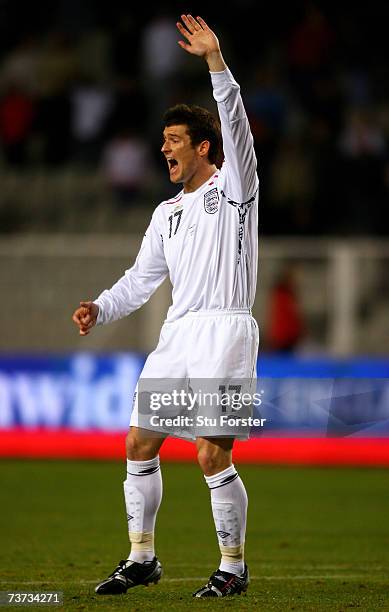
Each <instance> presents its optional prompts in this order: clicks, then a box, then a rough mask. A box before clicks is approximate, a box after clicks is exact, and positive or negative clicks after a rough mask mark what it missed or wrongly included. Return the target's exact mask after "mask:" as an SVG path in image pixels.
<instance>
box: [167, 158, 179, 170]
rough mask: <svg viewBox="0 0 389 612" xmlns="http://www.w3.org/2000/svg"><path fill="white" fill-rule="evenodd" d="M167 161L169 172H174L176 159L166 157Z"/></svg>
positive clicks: (176, 163)
mask: <svg viewBox="0 0 389 612" xmlns="http://www.w3.org/2000/svg"><path fill="white" fill-rule="evenodd" d="M167 163H168V165H169V170H170V173H172V172H174V171H175V169H176V168H177V166H178V161H177V160H176V159H168V160H167Z"/></svg>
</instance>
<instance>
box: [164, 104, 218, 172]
mask: <svg viewBox="0 0 389 612" xmlns="http://www.w3.org/2000/svg"><path fill="white" fill-rule="evenodd" d="M163 123H164V126H165V127H170V126H172V125H186V126H187V128H188V134H189V137H190V141H191V143H192V145H193V146H196V145H198V144H200V143H201V142H203V140H208V142H209V151H208V159H209V163H211V164H216V166H217V167H218V168H220V166H221V164H222V162H223V147H222V135H221V130H220V123H219V121H218V120H217V119H216V117H215V116H214V115H213V114H212V113H210V112H209V111H208V110H207V109H206V108H202V107H201V106H196V105H195V104H176V106H172V107H171V108H168V110H167V111H166V113H165V114H164V116H163Z"/></svg>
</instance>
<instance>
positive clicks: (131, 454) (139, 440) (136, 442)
mask: <svg viewBox="0 0 389 612" xmlns="http://www.w3.org/2000/svg"><path fill="white" fill-rule="evenodd" d="M160 446H161V444H158V443H157V440H155V439H153V438H151V439H150V438H147V437H144V436H140V435H139V432H138V431H137V430H134V429H133V428H131V429H130V431H129V432H128V434H127V436H126V453H127V459H129V460H130V461H147V460H148V459H154V457H156V456H157V455H158V451H159V447H160Z"/></svg>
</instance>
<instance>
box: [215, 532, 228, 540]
mask: <svg viewBox="0 0 389 612" xmlns="http://www.w3.org/2000/svg"><path fill="white" fill-rule="evenodd" d="M217 534H218V536H220V537H221V539H222V540H224V538H226V537H227V536H229V535H231V534H229V533H228V531H218V532H217Z"/></svg>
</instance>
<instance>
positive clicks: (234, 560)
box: [204, 465, 247, 575]
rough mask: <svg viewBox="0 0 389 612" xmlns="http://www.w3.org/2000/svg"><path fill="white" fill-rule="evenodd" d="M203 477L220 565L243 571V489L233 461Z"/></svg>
mask: <svg viewBox="0 0 389 612" xmlns="http://www.w3.org/2000/svg"><path fill="white" fill-rule="evenodd" d="M204 478H205V480H206V483H207V485H208V487H209V489H210V491H211V504H212V514H213V519H214V521H215V527H216V532H217V537H218V541H219V547H220V552H221V554H222V558H221V562H220V565H219V569H220V570H222V571H223V572H230V573H231V574H237V575H241V574H242V573H243V572H244V541H245V535H246V518H247V493H246V489H245V488H244V485H243V482H242V481H241V479H240V477H239V474H238V472H237V471H236V470H235V467H234V466H233V465H231V466H230V467H228V468H227V469H226V470H223V471H222V472H219V473H218V474H215V475H214V476H204Z"/></svg>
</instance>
